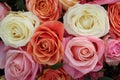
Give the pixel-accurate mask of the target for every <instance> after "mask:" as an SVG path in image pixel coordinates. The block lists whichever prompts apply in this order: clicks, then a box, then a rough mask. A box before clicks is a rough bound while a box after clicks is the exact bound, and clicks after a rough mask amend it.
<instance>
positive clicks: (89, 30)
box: [63, 4, 109, 37]
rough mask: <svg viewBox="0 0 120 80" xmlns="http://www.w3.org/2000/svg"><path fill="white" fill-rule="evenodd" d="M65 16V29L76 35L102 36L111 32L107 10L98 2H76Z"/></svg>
mask: <svg viewBox="0 0 120 80" xmlns="http://www.w3.org/2000/svg"><path fill="white" fill-rule="evenodd" d="M63 18H64V25H65V30H66V31H67V32H68V33H69V34H72V35H75V36H79V35H83V36H86V35H87V36H96V37H102V36H104V35H105V34H107V33H108V32H109V19H108V16H107V12H106V11H105V9H104V8H103V7H102V6H100V5H97V4H84V5H81V4H76V5H74V6H73V7H71V8H70V9H69V10H68V11H67V12H66V14H65V15H64V17H63Z"/></svg>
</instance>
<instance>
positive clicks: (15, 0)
mask: <svg viewBox="0 0 120 80" xmlns="http://www.w3.org/2000/svg"><path fill="white" fill-rule="evenodd" d="M0 2H6V3H7V4H8V5H9V6H10V7H11V9H12V11H26V4H25V0H0Z"/></svg>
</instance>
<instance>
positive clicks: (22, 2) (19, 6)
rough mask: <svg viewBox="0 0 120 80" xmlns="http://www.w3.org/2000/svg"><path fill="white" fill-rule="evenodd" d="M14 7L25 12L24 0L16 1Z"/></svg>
mask: <svg viewBox="0 0 120 80" xmlns="http://www.w3.org/2000/svg"><path fill="white" fill-rule="evenodd" d="M16 6H17V9H18V10H25V11H26V5H25V2H24V0H17V1H16Z"/></svg>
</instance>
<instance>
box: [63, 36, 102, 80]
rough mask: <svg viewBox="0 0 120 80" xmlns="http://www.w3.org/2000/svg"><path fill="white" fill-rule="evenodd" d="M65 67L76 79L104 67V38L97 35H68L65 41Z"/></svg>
mask: <svg viewBox="0 0 120 80" xmlns="http://www.w3.org/2000/svg"><path fill="white" fill-rule="evenodd" d="M63 43H64V49H65V51H64V52H65V53H64V54H65V55H64V58H63V60H64V65H63V68H64V69H65V70H66V72H68V73H69V74H70V75H71V76H72V77H73V78H74V79H76V78H81V77H83V76H84V75H85V74H87V73H89V72H91V71H98V70H100V69H101V68H102V66H103V65H102V58H103V53H104V42H103V40H101V39H99V38H95V37H68V38H65V39H64V41H63Z"/></svg>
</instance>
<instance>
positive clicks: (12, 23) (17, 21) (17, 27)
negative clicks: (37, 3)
mask: <svg viewBox="0 0 120 80" xmlns="http://www.w3.org/2000/svg"><path fill="white" fill-rule="evenodd" d="M39 23H40V22H39V19H38V18H37V17H36V16H35V15H33V14H32V13H31V12H11V13H9V14H8V15H7V16H6V17H5V18H4V19H3V20H2V21H1V24H0V37H1V38H2V40H3V42H4V43H5V45H8V46H11V47H14V48H18V47H21V46H25V45H26V44H27V43H28V41H29V40H30V38H31V36H32V34H33V32H34V28H35V27H37V26H38V25H39Z"/></svg>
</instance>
